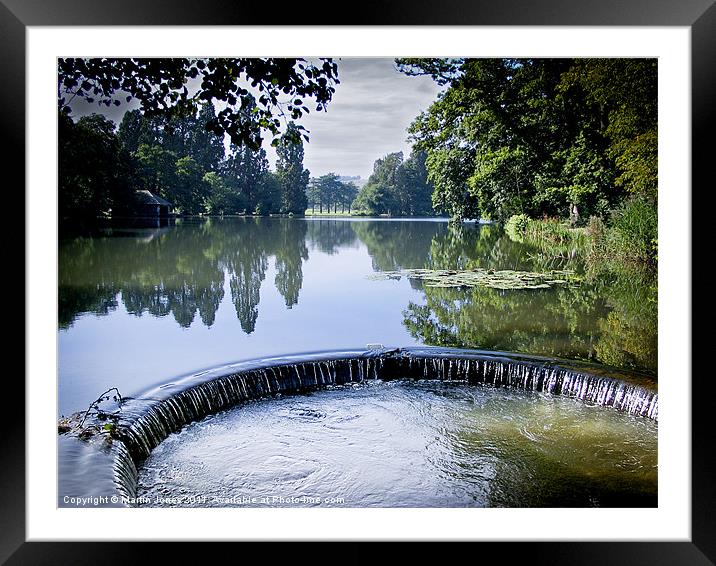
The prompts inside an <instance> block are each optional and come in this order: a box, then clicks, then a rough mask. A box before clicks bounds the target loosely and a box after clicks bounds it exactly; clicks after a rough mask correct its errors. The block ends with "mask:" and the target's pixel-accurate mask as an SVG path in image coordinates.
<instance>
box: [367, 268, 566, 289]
mask: <svg viewBox="0 0 716 566" xmlns="http://www.w3.org/2000/svg"><path fill="white" fill-rule="evenodd" d="M401 277H407V278H408V279H419V280H421V281H423V282H424V283H425V286H426V287H444V288H450V287H489V288H492V289H501V290H513V289H550V288H552V287H555V286H559V285H568V284H574V283H575V282H577V281H578V280H579V278H578V277H576V276H575V274H574V272H573V271H570V270H553V271H549V272H545V273H539V272H535V271H513V270H511V269H503V270H500V271H495V270H494V269H484V268H477V269H465V270H454V269H404V270H402V271H382V272H380V273H374V274H372V275H369V276H368V278H369V279H373V280H388V279H400V278H401Z"/></svg>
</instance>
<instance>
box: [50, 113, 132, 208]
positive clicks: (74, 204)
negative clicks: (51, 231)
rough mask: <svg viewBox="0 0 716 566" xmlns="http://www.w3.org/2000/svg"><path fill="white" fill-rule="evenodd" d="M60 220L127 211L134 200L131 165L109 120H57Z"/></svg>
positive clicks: (65, 118)
mask: <svg viewBox="0 0 716 566" xmlns="http://www.w3.org/2000/svg"><path fill="white" fill-rule="evenodd" d="M58 128H59V163H58V169H59V176H58V189H59V195H58V196H59V198H58V201H59V202H58V208H59V216H60V218H92V217H96V216H98V215H100V214H103V213H104V214H106V213H110V212H112V213H117V212H122V211H125V210H127V209H128V208H129V207H130V206H131V204H132V197H133V187H132V183H133V163H132V160H131V157H130V155H129V154H128V153H127V152H126V151H124V150H123V148H122V144H121V143H120V140H119V138H118V137H117V134H116V133H115V125H114V123H113V122H112V121H111V120H108V119H107V118H105V117H103V116H100V115H99V114H92V115H90V116H85V117H83V118H81V119H80V120H78V121H77V123H75V122H73V121H72V118H70V117H69V116H67V115H64V114H60V116H59V125H58Z"/></svg>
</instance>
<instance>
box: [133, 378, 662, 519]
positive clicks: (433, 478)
mask: <svg viewBox="0 0 716 566" xmlns="http://www.w3.org/2000/svg"><path fill="white" fill-rule="evenodd" d="M656 492H657V424H656V423H655V422H653V421H650V420H647V419H642V418H639V417H630V416H627V415H624V414H621V413H617V412H616V411H614V410H611V409H605V408H602V407H592V406H587V405H585V404H582V403H579V402H576V401H574V400H572V399H568V398H563V397H558V396H557V397H550V396H547V395H544V394H540V393H534V392H529V391H515V390H505V389H495V388H491V387H475V386H472V387H471V386H467V385H460V384H446V383H439V382H433V381H421V382H408V381H390V382H381V381H377V382H371V383H369V384H362V385H360V386H358V387H356V386H346V387H331V388H330V389H328V390H325V391H321V392H317V393H313V394H308V395H298V396H291V397H281V398H277V399H271V400H261V401H254V402H250V403H247V404H245V405H243V406H241V407H237V408H235V409H232V410H230V411H227V412H224V413H221V414H218V415H213V416H210V417H207V418H205V419H203V420H202V421H200V422H197V423H192V424H190V425H188V426H186V427H185V428H184V429H183V430H182V431H180V432H179V433H176V434H173V435H171V436H170V437H169V438H167V439H166V440H165V441H164V442H163V443H162V444H161V445H160V446H158V447H157V448H156V449H155V450H154V452H153V453H152V455H151V456H150V457H149V459H148V460H147V461H146V462H145V464H144V466H143V468H142V469H141V470H140V474H139V495H140V496H141V497H142V498H143V501H145V502H146V504H147V505H152V506H206V507H208V506H252V507H256V506H277V507H287V506H342V507H475V506H503V507H523V506H545V507H553V506H558V507H561V506H579V507H586V506H615V507H626V506H645V507H649V506H656V503H657V500H656ZM291 498H294V499H291Z"/></svg>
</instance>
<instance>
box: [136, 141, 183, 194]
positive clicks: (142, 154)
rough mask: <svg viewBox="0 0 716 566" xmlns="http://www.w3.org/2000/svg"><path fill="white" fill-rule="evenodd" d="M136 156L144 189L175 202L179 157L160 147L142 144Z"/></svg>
mask: <svg viewBox="0 0 716 566" xmlns="http://www.w3.org/2000/svg"><path fill="white" fill-rule="evenodd" d="M135 156H136V159H137V163H138V165H139V168H138V173H139V177H140V178H141V179H142V184H143V185H144V188H145V189H147V190H149V191H152V192H154V193H156V194H158V195H160V196H161V197H163V198H165V199H167V200H169V201H171V202H173V201H172V199H173V198H174V196H175V195H173V194H172V187H173V186H174V183H175V181H176V162H177V155H176V154H175V153H174V152H173V151H168V150H166V149H164V148H162V147H161V146H159V145H147V144H141V145H140V146H139V148H138V149H137V151H136V153H135Z"/></svg>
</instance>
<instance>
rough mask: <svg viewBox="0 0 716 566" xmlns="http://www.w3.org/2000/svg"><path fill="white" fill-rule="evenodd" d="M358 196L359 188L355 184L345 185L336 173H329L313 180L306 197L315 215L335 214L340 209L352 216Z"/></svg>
mask: <svg viewBox="0 0 716 566" xmlns="http://www.w3.org/2000/svg"><path fill="white" fill-rule="evenodd" d="M357 194H358V188H357V187H356V186H355V184H353V183H344V182H343V181H341V178H340V176H339V175H337V174H336V173H328V174H326V175H322V176H321V177H318V178H316V179H311V181H310V182H309V184H308V190H307V192H306V197H307V200H308V207H309V208H310V209H311V211H312V212H313V213H314V214H315V213H316V212H319V213H323V212H333V213H334V214H335V213H337V212H338V209H340V211H341V212H348V213H349V214H350V212H351V209H352V206H353V200H354V199H355V198H356V195H357Z"/></svg>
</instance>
